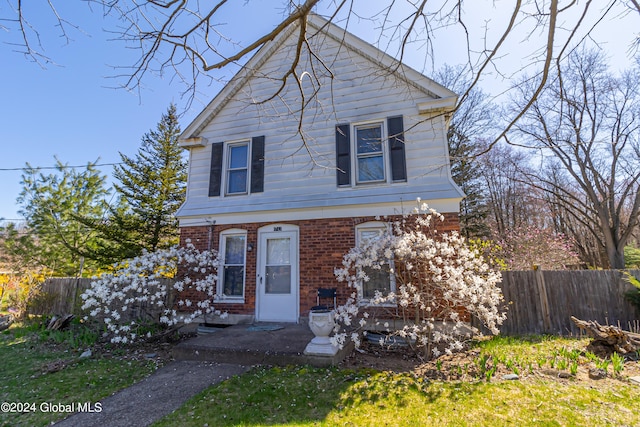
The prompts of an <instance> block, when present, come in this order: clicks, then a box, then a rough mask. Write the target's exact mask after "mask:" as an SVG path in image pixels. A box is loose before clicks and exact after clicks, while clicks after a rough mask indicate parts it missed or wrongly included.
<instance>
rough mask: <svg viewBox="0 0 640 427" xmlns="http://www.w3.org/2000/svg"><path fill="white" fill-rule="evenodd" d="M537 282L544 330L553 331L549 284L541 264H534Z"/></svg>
mask: <svg viewBox="0 0 640 427" xmlns="http://www.w3.org/2000/svg"><path fill="white" fill-rule="evenodd" d="M533 271H535V276H536V284H537V285H538V293H539V294H540V312H541V314H542V328H543V332H547V333H548V332H551V313H550V310H549V300H548V299H547V285H546V283H545V282H544V274H543V273H542V270H541V269H540V266H538V265H534V266H533Z"/></svg>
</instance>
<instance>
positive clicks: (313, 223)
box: [179, 213, 460, 316]
mask: <svg viewBox="0 0 640 427" xmlns="http://www.w3.org/2000/svg"><path fill="white" fill-rule="evenodd" d="M444 216H445V220H444V221H443V222H441V223H439V224H438V230H439V231H441V232H443V231H453V230H456V231H459V230H460V226H459V221H458V214H457V213H446V214H444ZM390 219H393V218H390ZM369 221H376V219H375V218H373V217H356V218H331V219H314V220H302V221H287V222H284V223H285V224H289V225H295V226H298V227H299V239H300V240H299V260H300V266H299V276H300V315H301V316H307V315H308V312H309V310H310V308H311V307H313V306H314V305H316V291H317V289H318V288H333V287H337V288H338V303H339V304H341V303H344V302H345V301H346V299H347V298H348V297H349V295H350V294H351V293H352V292H353V290H352V289H350V288H348V287H347V286H346V284H345V283H338V282H337V281H336V279H335V276H334V269H335V268H336V267H340V266H341V265H342V257H343V256H344V254H346V253H347V252H349V250H350V249H351V248H352V247H354V246H355V239H356V236H355V227H356V225H358V224H362V223H365V222H369ZM270 224H272V223H267V222H265V223H251V224H231V225H212V226H198V227H182V228H181V229H180V244H181V245H185V244H186V242H187V240H189V241H190V242H191V243H192V244H193V245H194V246H195V247H196V248H197V249H199V250H205V249H214V250H219V249H220V248H219V244H220V233H221V232H223V231H224V230H228V229H231V228H235V229H241V230H246V232H247V244H249V245H252V246H253V250H252V251H248V252H247V253H246V272H245V298H244V304H227V303H225V304H220V305H218V306H216V308H220V309H222V310H224V311H227V312H229V313H232V314H249V315H253V314H255V301H256V280H255V278H256V274H257V272H256V268H257V251H258V229H259V228H261V227H263V226H267V225H270ZM202 297H203V295H198V294H197V293H196V292H195V291H186V290H185V292H183V293H182V294H181V295H180V296H179V298H180V299H184V298H189V299H191V300H192V301H194V302H195V301H197V300H198V298H202Z"/></svg>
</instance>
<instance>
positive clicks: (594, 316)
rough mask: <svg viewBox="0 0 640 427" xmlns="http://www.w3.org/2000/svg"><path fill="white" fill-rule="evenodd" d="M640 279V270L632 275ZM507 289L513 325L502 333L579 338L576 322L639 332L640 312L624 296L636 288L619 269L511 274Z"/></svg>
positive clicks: (505, 275)
mask: <svg viewBox="0 0 640 427" xmlns="http://www.w3.org/2000/svg"><path fill="white" fill-rule="evenodd" d="M628 272H629V273H630V274H632V275H633V276H635V277H636V278H640V270H628ZM499 286H500V288H501V289H502V292H503V295H504V298H505V303H506V308H507V320H506V322H505V323H504V324H503V325H502V327H501V328H500V331H501V333H502V334H506V335H524V334H541V333H549V334H559V335H578V334H579V330H578V328H577V327H576V326H575V325H574V324H573V322H572V321H571V319H570V317H571V316H575V317H577V318H579V319H583V320H596V321H598V322H599V323H601V324H611V325H616V326H618V325H619V326H621V327H622V328H624V329H629V328H637V327H638V325H639V323H640V320H639V319H640V313H638V311H637V309H636V308H635V307H634V306H633V305H632V304H631V303H629V302H628V301H626V300H625V297H624V294H625V293H626V292H627V291H630V290H632V289H633V286H632V285H631V284H630V283H629V282H628V281H627V280H625V278H624V275H623V272H621V271H618V270H571V271H541V270H532V271H507V272H503V275H502V283H501V284H500V285H499Z"/></svg>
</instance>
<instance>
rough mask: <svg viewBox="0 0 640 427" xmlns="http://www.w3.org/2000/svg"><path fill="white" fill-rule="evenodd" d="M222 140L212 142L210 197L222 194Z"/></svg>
mask: <svg viewBox="0 0 640 427" xmlns="http://www.w3.org/2000/svg"><path fill="white" fill-rule="evenodd" d="M222 145H223V144H222V142H216V143H213V144H211V171H210V173H209V197H216V196H219V195H220V182H221V181H222Z"/></svg>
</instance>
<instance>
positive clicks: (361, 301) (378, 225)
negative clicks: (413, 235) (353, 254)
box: [356, 221, 397, 307]
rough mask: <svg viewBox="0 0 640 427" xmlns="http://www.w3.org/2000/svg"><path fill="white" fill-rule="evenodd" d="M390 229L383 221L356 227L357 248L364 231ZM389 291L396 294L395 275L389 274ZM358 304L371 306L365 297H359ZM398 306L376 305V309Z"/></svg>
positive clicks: (392, 304) (369, 222) (389, 304)
mask: <svg viewBox="0 0 640 427" xmlns="http://www.w3.org/2000/svg"><path fill="white" fill-rule="evenodd" d="M389 227H390V225H389V224H388V223H386V222H382V221H368V222H363V223H362V224H358V225H356V246H360V242H361V241H362V236H361V233H362V231H374V230H377V231H382V230H384V229H388V228H389ZM392 261H393V260H389V262H392ZM361 289H362V287H361ZM389 291H390V292H396V276H395V274H393V273H390V274H389ZM358 304H359V305H361V306H369V305H371V304H370V300H369V299H368V298H364V296H363V295H358ZM396 306H397V304H395V303H388V304H378V305H376V307H396Z"/></svg>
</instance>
